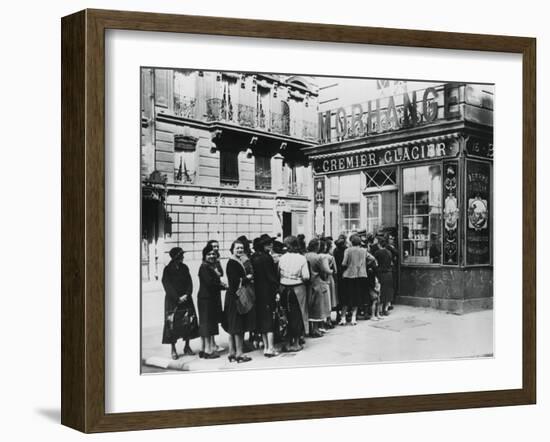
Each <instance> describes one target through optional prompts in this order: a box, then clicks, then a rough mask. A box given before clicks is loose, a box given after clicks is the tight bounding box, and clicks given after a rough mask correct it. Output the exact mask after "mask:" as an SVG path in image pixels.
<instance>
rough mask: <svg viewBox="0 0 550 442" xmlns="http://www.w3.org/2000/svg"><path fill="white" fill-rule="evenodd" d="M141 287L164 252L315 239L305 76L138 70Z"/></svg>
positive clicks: (312, 125)
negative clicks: (242, 240)
mask: <svg viewBox="0 0 550 442" xmlns="http://www.w3.org/2000/svg"><path fill="white" fill-rule="evenodd" d="M141 94H142V95H141V156H142V158H141V189H142V197H141V198H142V201H141V203H142V220H141V232H142V239H141V243H142V253H141V256H142V262H141V270H142V279H143V280H154V279H158V278H159V277H160V274H161V273H162V268H163V266H164V264H165V263H166V262H167V261H168V260H169V258H168V256H167V253H168V251H169V250H170V248H172V247H175V246H179V247H181V248H183V250H184V251H185V252H186V260H200V259H201V251H202V248H203V247H204V246H205V244H206V242H207V241H208V240H210V239H216V240H218V241H219V243H220V249H221V252H222V256H227V255H228V254H229V247H230V245H231V242H232V241H233V240H235V239H236V238H237V237H239V236H240V235H246V236H247V237H248V238H249V239H251V240H252V239H253V238H255V237H258V236H259V235H261V234H262V233H268V234H270V235H279V236H281V237H283V236H286V235H290V234H295V235H296V234H299V233H303V234H305V235H307V236H310V235H311V234H312V233H311V217H310V216H308V213H311V207H310V205H311V195H310V194H311V190H312V189H311V185H310V183H311V168H310V167H309V165H308V163H307V161H306V159H305V157H304V155H303V153H302V149H303V148H306V147H309V146H312V145H313V144H314V143H315V142H316V138H317V133H318V128H317V97H318V89H317V87H316V85H315V83H314V81H313V79H312V78H310V77H297V76H279V75H267V74H266V75H261V74H246V73H235V72H214V71H200V70H184V69H157V68H143V69H142V70H141Z"/></svg>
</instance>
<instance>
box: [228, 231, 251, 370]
mask: <svg viewBox="0 0 550 442" xmlns="http://www.w3.org/2000/svg"><path fill="white" fill-rule="evenodd" d="M229 250H230V252H231V257H230V258H229V260H228V261H227V267H226V274H227V282H228V288H227V292H226V293H225V301H224V323H223V324H222V325H223V326H224V328H225V330H226V331H227V333H229V356H228V357H227V358H228V360H229V362H235V361H236V362H239V363H240V362H248V361H251V360H252V359H251V358H250V357H248V356H245V355H243V341H244V334H245V332H247V331H252V330H254V326H255V316H256V312H255V309H254V298H253V290H251V289H252V274H251V273H248V274H247V273H246V271H245V267H244V265H243V263H242V261H241V257H242V255H243V254H244V245H243V244H242V242H239V241H234V242H233V244H231V248H230V249H229Z"/></svg>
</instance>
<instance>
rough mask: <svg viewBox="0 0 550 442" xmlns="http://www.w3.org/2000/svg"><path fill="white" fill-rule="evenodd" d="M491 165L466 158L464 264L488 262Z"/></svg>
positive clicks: (489, 247)
mask: <svg viewBox="0 0 550 442" xmlns="http://www.w3.org/2000/svg"><path fill="white" fill-rule="evenodd" d="M490 192H491V166H490V164H487V163H481V162H478V161H472V160H468V162H467V170H466V204H467V205H468V207H467V211H466V217H467V226H466V264H470V265H475V264H490V262H491V242H490V241H491V238H490V236H491V229H490V223H489V214H490Z"/></svg>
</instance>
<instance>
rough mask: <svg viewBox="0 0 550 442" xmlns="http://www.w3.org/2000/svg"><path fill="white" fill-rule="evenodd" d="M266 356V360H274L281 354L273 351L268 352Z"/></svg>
mask: <svg viewBox="0 0 550 442" xmlns="http://www.w3.org/2000/svg"><path fill="white" fill-rule="evenodd" d="M264 356H265V357H266V358H274V357H275V356H279V352H278V351H275V350H273V351H268V352H266V353H264Z"/></svg>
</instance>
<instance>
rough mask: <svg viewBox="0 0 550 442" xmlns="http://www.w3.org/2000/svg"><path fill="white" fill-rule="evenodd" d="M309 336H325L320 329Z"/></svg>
mask: <svg viewBox="0 0 550 442" xmlns="http://www.w3.org/2000/svg"><path fill="white" fill-rule="evenodd" d="M309 337H310V338H322V337H323V333H320V332H319V331H316V332H314V333H310V334H309Z"/></svg>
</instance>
